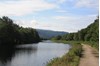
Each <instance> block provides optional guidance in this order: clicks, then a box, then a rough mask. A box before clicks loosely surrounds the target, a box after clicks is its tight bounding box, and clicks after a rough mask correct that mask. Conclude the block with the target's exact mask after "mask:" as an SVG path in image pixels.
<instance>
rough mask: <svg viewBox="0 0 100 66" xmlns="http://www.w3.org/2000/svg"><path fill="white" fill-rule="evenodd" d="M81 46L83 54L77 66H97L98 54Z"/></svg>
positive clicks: (94, 50) (89, 47) (86, 46)
mask: <svg viewBox="0 0 100 66" xmlns="http://www.w3.org/2000/svg"><path fill="white" fill-rule="evenodd" d="M82 45H83V47H82V48H83V53H82V57H81V58H80V63H79V66H99V53H98V51H97V50H96V49H94V48H92V47H91V46H89V45H86V44H82Z"/></svg>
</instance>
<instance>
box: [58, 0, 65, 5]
mask: <svg viewBox="0 0 100 66" xmlns="http://www.w3.org/2000/svg"><path fill="white" fill-rule="evenodd" d="M57 1H58V3H60V4H62V3H64V2H66V1H67V0H57Z"/></svg>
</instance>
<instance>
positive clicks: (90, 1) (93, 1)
mask: <svg viewBox="0 0 100 66" xmlns="http://www.w3.org/2000/svg"><path fill="white" fill-rule="evenodd" d="M75 6H76V7H90V8H98V7H99V0H76V4H75Z"/></svg>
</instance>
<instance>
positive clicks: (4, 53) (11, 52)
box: [0, 46, 37, 66]
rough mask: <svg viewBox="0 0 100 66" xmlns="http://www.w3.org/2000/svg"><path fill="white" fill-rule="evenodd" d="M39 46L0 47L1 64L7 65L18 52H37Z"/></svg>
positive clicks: (0, 65)
mask: <svg viewBox="0 0 100 66" xmlns="http://www.w3.org/2000/svg"><path fill="white" fill-rule="evenodd" d="M36 50H37V47H36V46H35V47H21V46H20V47H0V66H5V64H6V63H7V62H8V61H11V60H12V58H13V57H14V56H15V55H16V54H18V53H27V54H30V53H32V52H33V51H34V52H36Z"/></svg>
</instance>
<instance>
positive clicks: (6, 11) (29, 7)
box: [0, 0, 99, 32]
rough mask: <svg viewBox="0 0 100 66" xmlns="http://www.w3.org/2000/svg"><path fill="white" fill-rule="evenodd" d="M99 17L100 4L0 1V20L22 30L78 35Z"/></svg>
mask: <svg viewBox="0 0 100 66" xmlns="http://www.w3.org/2000/svg"><path fill="white" fill-rule="evenodd" d="M98 15H99V0H0V17H2V16H8V17H9V18H11V19H12V20H14V23H16V24H18V25H20V26H23V27H32V28H35V29H46V30H54V31H65V32H77V31H78V30H81V29H83V28H86V27H87V26H88V25H89V24H91V23H93V21H94V20H95V19H96V18H97V16H98Z"/></svg>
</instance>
